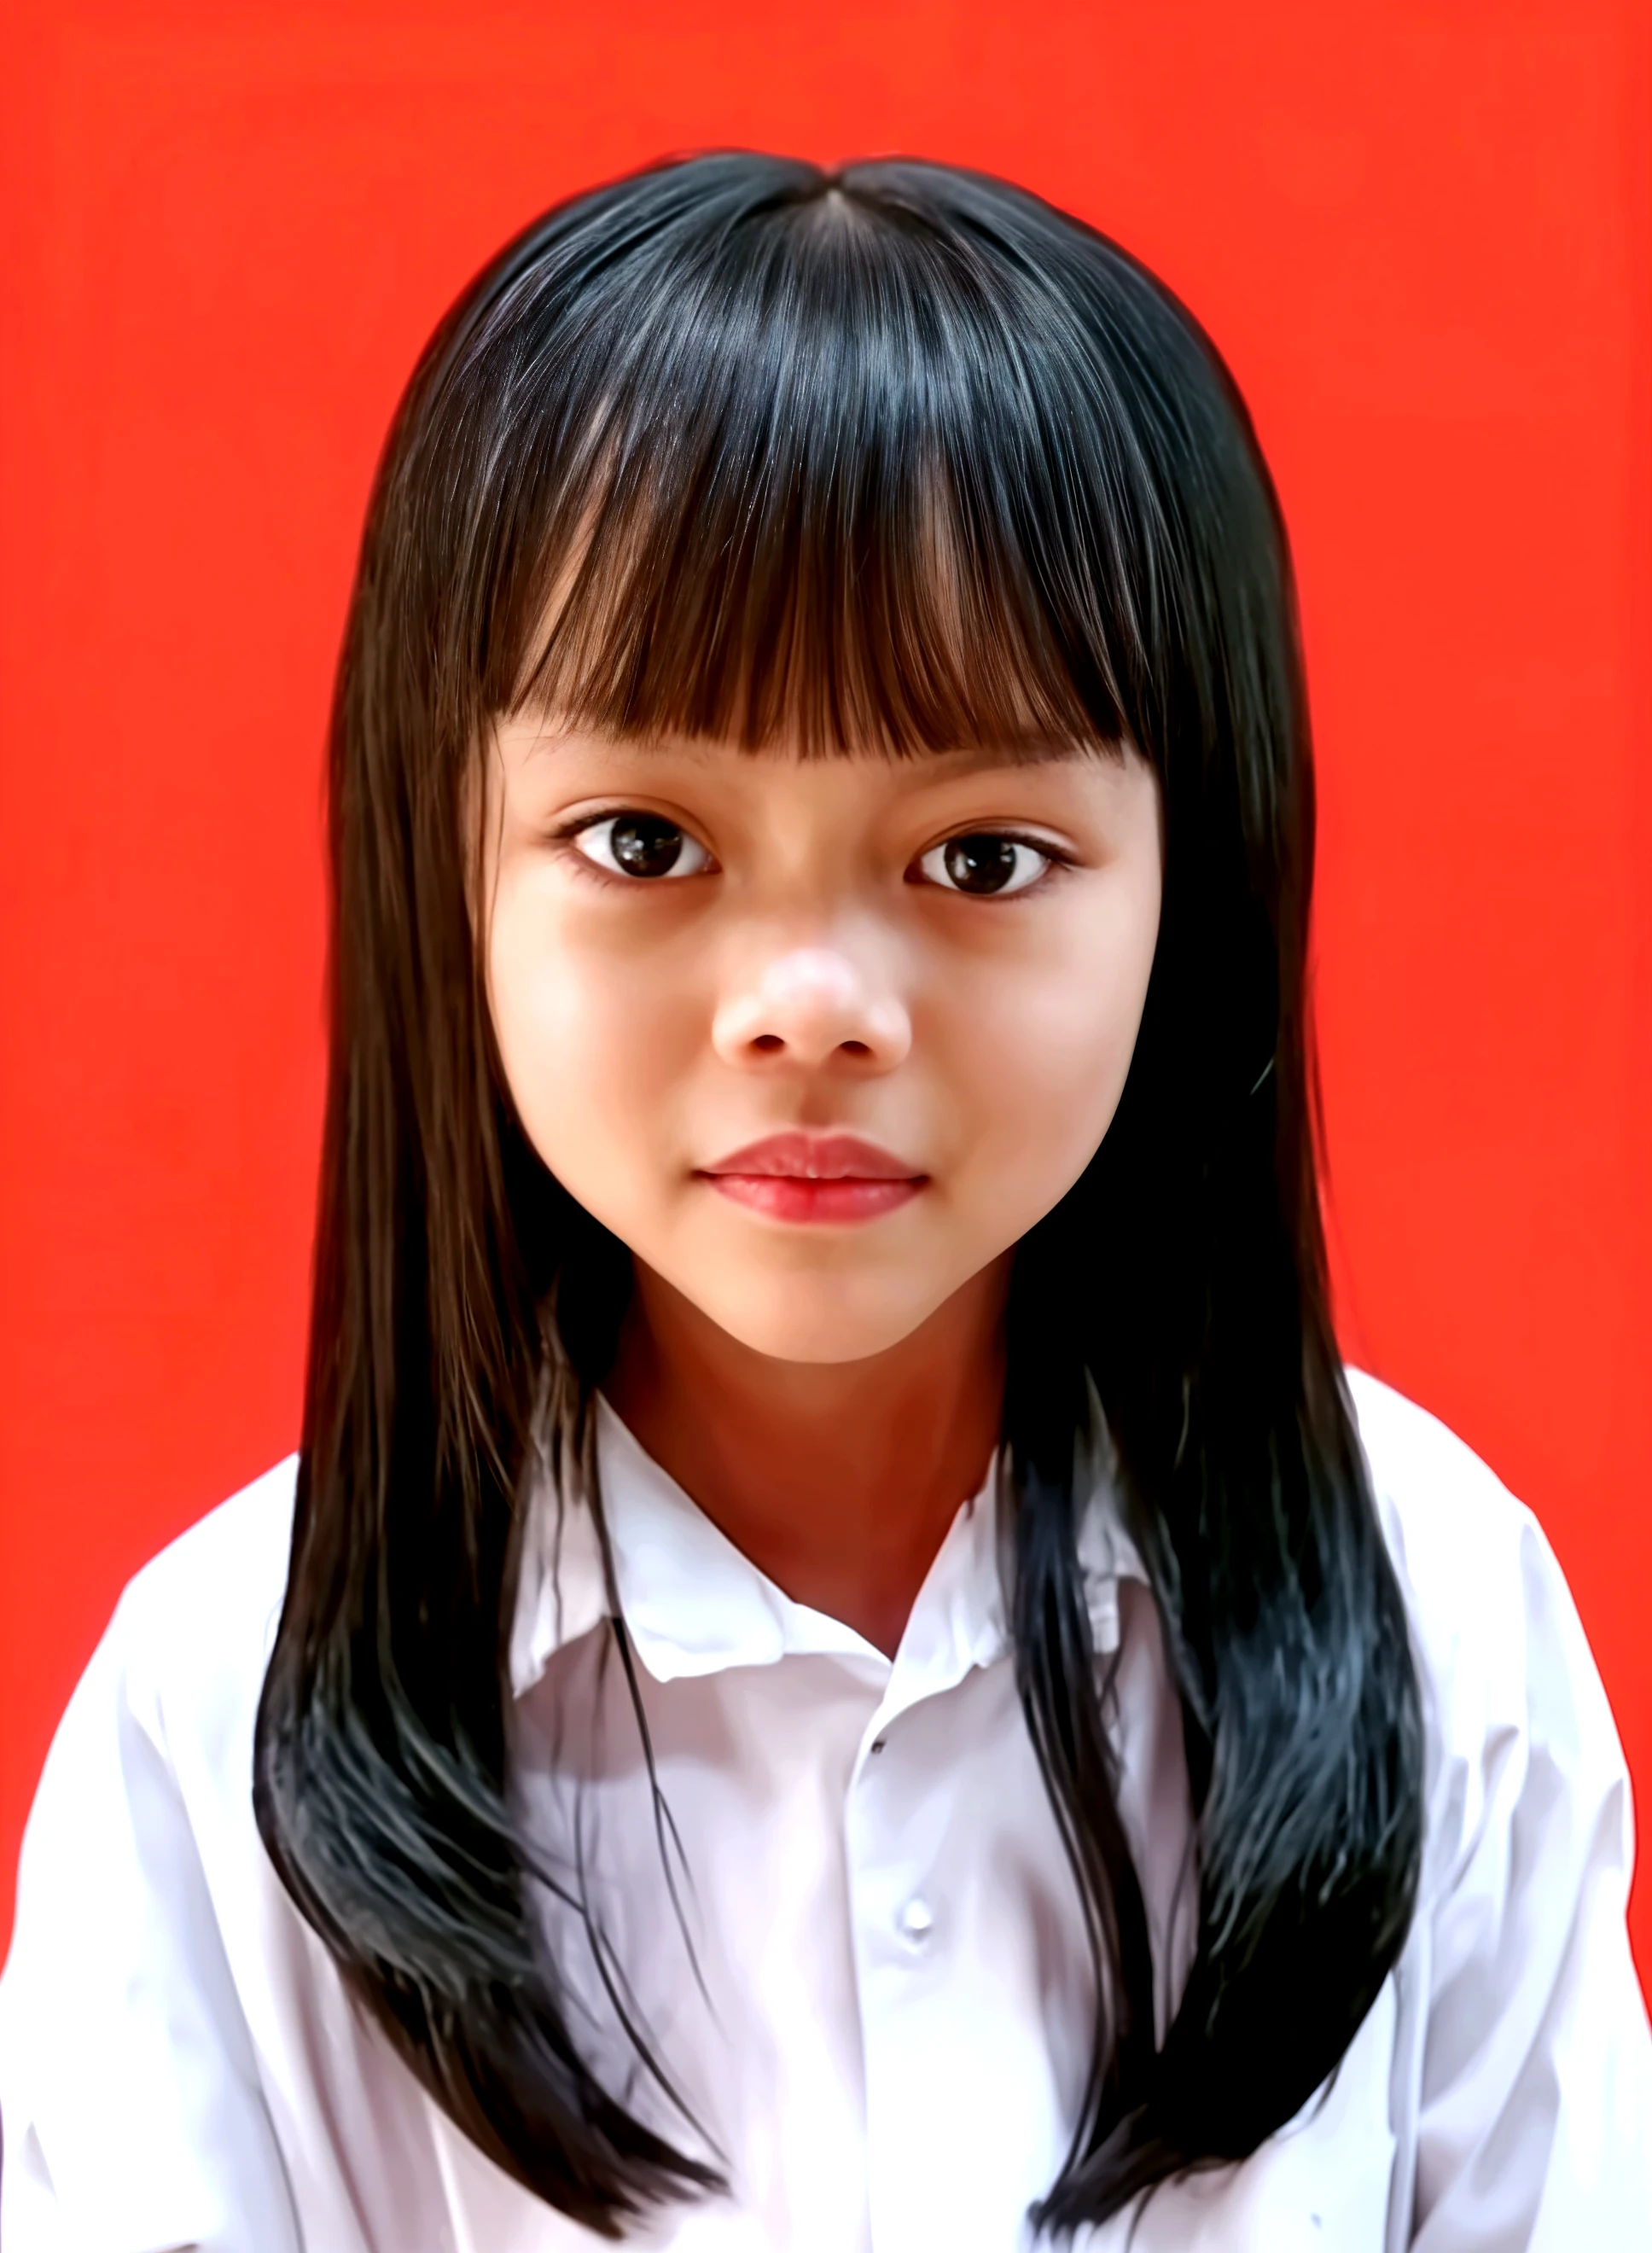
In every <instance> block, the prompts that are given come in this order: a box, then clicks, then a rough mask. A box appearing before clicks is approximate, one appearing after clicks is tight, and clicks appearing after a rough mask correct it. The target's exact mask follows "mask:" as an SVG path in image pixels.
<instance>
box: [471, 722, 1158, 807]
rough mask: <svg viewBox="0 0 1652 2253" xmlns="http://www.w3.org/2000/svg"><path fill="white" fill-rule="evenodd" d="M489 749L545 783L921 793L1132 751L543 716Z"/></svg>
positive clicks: (505, 731)
mask: <svg viewBox="0 0 1652 2253" xmlns="http://www.w3.org/2000/svg"><path fill="white" fill-rule="evenodd" d="M492 736H493V743H494V745H495V747H496V749H497V750H498V756H499V757H500V759H501V761H502V763H503V764H504V765H505V767H506V768H507V769H510V770H519V771H524V772H528V771H533V772H538V773H543V774H546V775H547V776H551V775H554V773H556V772H557V771H559V770H567V769H568V768H569V767H571V766H578V767H581V768H584V769H596V768H601V767H609V768H611V769H614V770H615V771H621V770H623V771H624V772H626V773H627V774H633V775H638V776H643V775H646V774H648V773H649V772H650V771H653V772H656V773H658V774H660V775H662V776H663V775H665V774H667V773H674V774H682V775H699V776H702V777H705V778H708V779H712V778H714V779H716V780H718V781H721V782H725V783H728V784H730V785H736V786H740V787H743V788H746V789H761V788H762V787H763V785H764V783H765V781H771V780H772V779H774V778H777V777H778V776H783V775H788V774H791V775H795V774H797V773H798V772H805V773H818V774H819V775H820V776H821V778H822V779H825V778H826V776H828V775H831V774H834V773H835V774H838V775H841V776H842V777H843V778H844V779H845V781H847V780H848V779H849V778H850V777H853V776H858V777H860V778H861V779H862V781H863V783H864V785H866V786H881V787H882V788H885V789H888V788H891V787H893V788H896V789H903V790H910V789H923V788H924V787H927V786H932V785H936V784H938V783H944V782H948V781H951V780H953V779H955V778H962V777H966V776H971V775H979V774H986V773H993V772H999V771H1011V770H1038V769H1044V768H1055V767H1093V766H1094V765H1095V764H1098V762H1099V763H1101V764H1105V765H1109V766H1121V765H1122V766H1127V765H1130V764H1134V763H1136V762H1138V761H1140V753H1139V752H1137V751H1136V750H1135V748H1134V746H1133V744H1131V743H1128V742H1127V741H1120V742H1118V743H1101V742H1093V743H1077V742H1062V741H1057V740H1054V739H1046V740H1041V739H1036V738H1021V739H1016V740H1012V741H1010V742H1007V743H969V744H962V745H959V746H958V747H957V748H956V749H954V750H926V751H903V750H889V749H887V748H885V747H882V746H857V745H854V744H842V743H839V744H834V745H833V746H832V747H831V748H830V749H829V750H820V749H817V748H813V747H811V746H809V745H807V744H805V743H798V742H796V741H790V740H782V741H779V742H777V743H764V744H761V745H757V746H755V747H754V746H751V745H748V744H743V743H731V742H728V741H727V740H725V739H721V738H718V737H713V736H687V735H675V734H659V735H656V734H635V735H633V734H627V733H624V732H622V731H619V730H615V729H599V728H590V727H586V726H582V725H579V724H577V723H570V722H566V721H562V720H560V719H558V718H556V717H554V716H552V715H547V714H545V713H542V712H534V711H530V710H524V711H519V712H516V713H512V714H507V715H503V716H502V717H500V718H499V719H498V720H496V721H495V722H493V728H492Z"/></svg>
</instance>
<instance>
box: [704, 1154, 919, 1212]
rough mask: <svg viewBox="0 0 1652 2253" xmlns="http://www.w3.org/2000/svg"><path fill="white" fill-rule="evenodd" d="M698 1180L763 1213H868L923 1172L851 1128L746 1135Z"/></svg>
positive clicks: (899, 1197) (915, 1183) (901, 1199)
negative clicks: (837, 1131)
mask: <svg viewBox="0 0 1652 2253" xmlns="http://www.w3.org/2000/svg"><path fill="white" fill-rule="evenodd" d="M701 1179H702V1180H705V1181H708V1182H710V1183H711V1185H712V1187H713V1188H714V1189H717V1190H719V1191H721V1194H722V1195H723V1196H726V1197H729V1198H732V1199H733V1201H734V1202H735V1203H736V1204H742V1205H744V1206H745V1207H746V1208H747V1209H748V1210H749V1211H752V1212H760V1213H764V1214H766V1215H767V1216H768V1217H769V1218H770V1219H771V1220H789V1221H853V1220H873V1219H875V1218H876V1217H878V1215H879V1214H881V1213H886V1212H893V1211H894V1210H895V1209H896V1206H897V1205H903V1204H905V1203H907V1202H908V1200H909V1199H910V1198H912V1197H915V1196H917V1193H918V1191H919V1190H920V1189H923V1187H924V1184H925V1182H927V1181H928V1179H929V1176H928V1175H927V1174H923V1173H919V1172H917V1171H916V1170H915V1168H912V1167H911V1166H910V1165H908V1163H907V1162H906V1161H905V1159H903V1158H897V1157H896V1156H894V1155H893V1154H892V1153H891V1152H889V1151H888V1150H882V1149H880V1148H879V1147H878V1146H877V1144H876V1143H875V1142H862V1141H861V1140H859V1138H858V1137H857V1136H855V1135H853V1134H801V1133H788V1134H769V1135H766V1136H765V1137H764V1138H763V1140H762V1141H760V1142H749V1143H748V1144H747V1145H746V1146H745V1147H744V1148H743V1149H740V1150H735V1151H733V1152H731V1153H730V1154H729V1155H728V1157H726V1158H721V1159H719V1160H718V1161H717V1162H716V1164H715V1165H711V1166H706V1167H702V1168H701Z"/></svg>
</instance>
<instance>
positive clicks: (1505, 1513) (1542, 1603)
mask: <svg viewBox="0 0 1652 2253" xmlns="http://www.w3.org/2000/svg"><path fill="white" fill-rule="evenodd" d="M1349 1391H1350V1392H1351V1394H1352V1397H1353V1402H1354V1410H1355V1415H1356V1419H1357V1423H1358V1427H1359V1435H1360V1441H1361V1445H1362V1447H1363V1450H1364V1454H1365V1458H1366V1462H1367V1465H1368V1467H1369V1468H1370V1478H1371V1487H1372V1491H1373V1494H1374V1496H1375V1498H1376V1503H1377V1514H1378V1517H1379V1519H1380V1521H1381V1523H1382V1527H1383V1531H1384V1536H1385V1538H1386V1540H1387V1543H1388V1547H1389V1552H1390V1554H1391V1557H1392V1559H1393V1561H1394V1566H1395V1570H1396V1572H1397V1573H1398V1577H1399V1580H1400V1585H1401V1587H1402V1590H1403V1591H1404V1594H1405V1602H1406V1607H1407V1609H1408V1612H1409V1615H1410V1618H1411V1623H1412V1640H1413V1645H1414V1648H1415V1651H1416V1655H1417V1659H1418V1671H1419V1672H1420V1674H1421V1676H1422V1685H1423V1692H1424V1703H1425V1713H1426V1715H1427V1720H1428V1726H1429V1730H1430V1734H1431V1738H1432V1745H1431V1753H1432V1758H1431V1761H1430V1767H1431V1770H1432V1780H1433V1782H1434V1785H1435V1788H1436V1790H1437V1792H1438V1793H1439V1795H1440V1796H1439V1798H1438V1799H1437V1801H1436V1811H1437V1815H1439V1816H1443V1817H1445V1818H1446V1828H1447V1829H1448V1830H1450V1831H1460V1826H1461V1825H1463V1824H1472V1823H1473V1821H1474V1816H1475V1813H1476V1810H1479V1809H1480V1808H1481V1803H1482V1801H1483V1799H1484V1797H1485V1796H1486V1795H1487V1794H1488V1793H1493V1792H1495V1788H1496V1787H1495V1781H1494V1779H1495V1776H1496V1775H1505V1776H1506V1778H1507V1780H1508V1782H1509V1783H1511V1784H1512V1783H1513V1782H1516V1780H1517V1779H1519V1778H1521V1777H1524V1778H1526V1779H1527V1780H1530V1777H1531V1775H1532V1774H1533V1772H1534V1768H1545V1769H1549V1770H1552V1771H1554V1772H1555V1773H1556V1774H1557V1775H1558V1776H1559V1777H1560V1778H1561V1779H1562V1780H1563V1781H1564V1783H1565V1789H1566V1790H1567V1792H1568V1793H1569V1794H1572V1795H1574V1796H1575V1795H1581V1796H1582V1797H1583V1798H1584V1799H1585V1800H1586V1801H1591V1802H1596V1801H1599V1800H1600V1799H1601V1798H1602V1797H1613V1796H1618V1797H1624V1798H1626V1799H1627V1789H1628V1786H1627V1778H1626V1777H1625V1774H1624V1768H1623V1758H1622V1753H1621V1747H1620V1746H1619V1743H1618V1740H1617V1733H1616V1730H1615V1728H1614V1724H1613V1719H1612V1714H1611V1711H1610V1708H1609V1706H1608V1705H1607V1699H1606V1693H1605V1691H1604V1690H1603V1689H1602V1687H1601V1685H1600V1675H1599V1673H1598V1671H1597V1670H1596V1668H1595V1664H1594V1660H1593V1656H1592V1654H1591V1652H1590V1650H1589V1646H1588V1642H1587V1639H1586V1636H1585V1634H1584V1630H1583V1628H1582V1625H1581V1623H1580V1622H1579V1618H1578V1614H1577V1609H1576V1607H1575V1606H1574V1604H1573V1602H1572V1595H1571V1592H1570V1590H1569V1589H1568V1587H1567V1586H1566V1582H1565V1576H1564V1574H1563V1573H1562V1572H1561V1570H1560V1566H1559V1565H1558V1562H1557V1561H1556V1559H1555V1556H1554V1552H1553V1551H1552V1550H1551V1547H1550V1545H1549V1543H1548V1540H1547V1539H1546V1538H1545V1537H1544V1532H1543V1530H1542V1528H1541V1526H1540V1525H1539V1524H1538V1523H1537V1518H1536V1517H1534V1516H1533V1514H1532V1512H1531V1511H1530V1510H1529V1509H1528V1508H1527V1507H1526V1506H1525V1505H1524V1504H1523V1503H1521V1502H1519V1501H1517V1500H1516V1498H1515V1496H1513V1495H1511V1494H1510V1493H1509V1489H1507V1488H1506V1487H1505V1486H1504V1485H1503V1483H1502V1481H1501V1480H1500V1479H1499V1478H1498V1477H1497V1475H1496V1474H1495V1472H1494V1471H1493V1470H1491V1469H1490V1468H1489V1467H1488V1465H1487V1464H1486V1463H1484V1462H1482V1461H1481V1459H1480V1457H1479V1456H1478V1455H1476V1454H1474V1450H1473V1449H1472V1448H1471V1447H1467V1445H1466V1444H1465V1443H1464V1442H1463V1441H1462V1440H1460V1439H1459V1438H1458V1437H1457V1436H1456V1434H1455V1433H1453V1432H1451V1431H1449V1430H1448V1429H1447V1428H1446V1426H1445V1425H1444V1424H1442V1423H1440V1422H1439V1419H1437V1418H1435V1417H1433V1416H1431V1415H1430V1414H1428V1412H1426V1410H1425V1409H1422V1408H1419V1407H1418V1406H1416V1404H1415V1403H1414V1402H1412V1401H1410V1400H1407V1399H1405V1398H1404V1397H1403V1396H1402V1395H1401V1394H1399V1393H1398V1392H1394V1391H1393V1390H1392V1389H1391V1387H1390V1386H1388V1385H1383V1384H1380V1383H1379V1382H1378V1381H1377V1379H1376V1378H1372V1377H1368V1376H1365V1375H1364V1374H1363V1373H1362V1372H1359V1371H1349ZM1437 1843H1438V1844H1441V1845H1446V1843H1447V1842H1446V1841H1444V1840H1440V1841H1437Z"/></svg>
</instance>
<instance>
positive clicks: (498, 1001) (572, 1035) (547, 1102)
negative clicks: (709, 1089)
mask: <svg viewBox="0 0 1652 2253" xmlns="http://www.w3.org/2000/svg"><path fill="white" fill-rule="evenodd" d="M548 890H549V888H548V887H544V888H539V887H535V886H533V885H532V884H523V885H520V886H519V887H517V888H515V889H511V888H502V889H501V894H500V896H499V898H498V902H497V903H496V908H495V913H494V921H493V928H492V933H491V945H490V948H489V985H490V1001H491V1008H492V1013H493V1025H494V1033H495V1036H496V1038H497V1039H498V1045H499V1054H500V1058H501V1060H502V1062H503V1064H504V1066H505V1079H506V1082H507V1084H508V1085H509V1087H510V1090H511V1093H512V1098H513V1099H514V1101H515V1104H516V1107H517V1110H518V1112H519V1114H520V1117H521V1120H522V1124H523V1126H525V1127H526V1131H527V1134H528V1138H529V1140H531V1141H532V1142H533V1147H535V1149H536V1150H537V1151H538V1152H539V1154H540V1157H541V1158H543V1159H544V1161H545V1162H546V1164H547V1166H548V1167H549V1168H550V1169H551V1171H552V1172H553V1173H554V1174H555V1175H557V1177H558V1179H559V1180H560V1181H561V1182H562V1183H563V1185H564V1186H565V1187H566V1188H567V1189H568V1190H570V1191H571V1192H572V1194H573V1195H574V1196H576V1197H578V1198H579V1200H580V1201H581V1203H585V1204H587V1205H589V1206H590V1207H591V1208H592V1209H594V1210H595V1209H598V1208H611V1206H612V1205H613V1203H614V1198H615V1196H616V1194H617V1193H622V1192H623V1190H624V1185H625V1183H626V1182H628V1181H629V1182H631V1183H633V1184H637V1185H640V1183H641V1182H643V1181H644V1180H645V1179H646V1177H647V1175H646V1169H645V1168H640V1167H638V1165H637V1163H636V1158H637V1154H638V1148H639V1146H640V1145H641V1144H643V1143H644V1142H645V1141H647V1140H650V1139H651V1137H652V1136H654V1135H657V1134H658V1133H659V1132H660V1131H661V1129H662V1128H663V1127H665V1126H666V1123H667V1120H668V1116H669V1105H668V1101H667V1098H668V1096H669V1092H670V1090H671V1087H672V1085H673V1083H674V1082H675V1081H676V1080H677V1078H679V1076H680V1071H681V1069H682V1064H683V1058H682V1056H681V1054H680V1051H681V1050H682V1049H683V1046H684V1043H685V1041H686V1040H687V1039H689V1038H691V1037H692V1024H693V1019H694V1008H693V1004H692V999H691V997H690V996H689V995H688V994H687V993H686V992H685V991H684V990H683V988H682V986H681V985H680V982H679V981H678V980H676V979H675V978H674V976H673V970H672V967H671V966H670V963H669V961H668V960H666V961H662V960H661V959H660V958H659V953H658V952H651V953H650V954H649V956H648V958H647V959H646V960H644V959H642V958H641V957H639V956H638V954H637V953H636V952H634V951H631V950H627V949H625V948H624V947H623V946H617V945H615V943H614V941H613V938H612V937H611V935H610V934H608V933H605V932H604V931H603V926H602V923H601V919H600V918H598V917H590V916H582V915H581V913H580V912H579V910H578V909H577V907H575V908H572V909H570V908H569V907H568V905H567V904H566V903H564V902H561V901H559V900H558V899H556V898H555V897H554V896H552V897H549V898H547V896H545V895H546V893H547V892H548ZM604 1217H606V1213H604Z"/></svg>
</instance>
